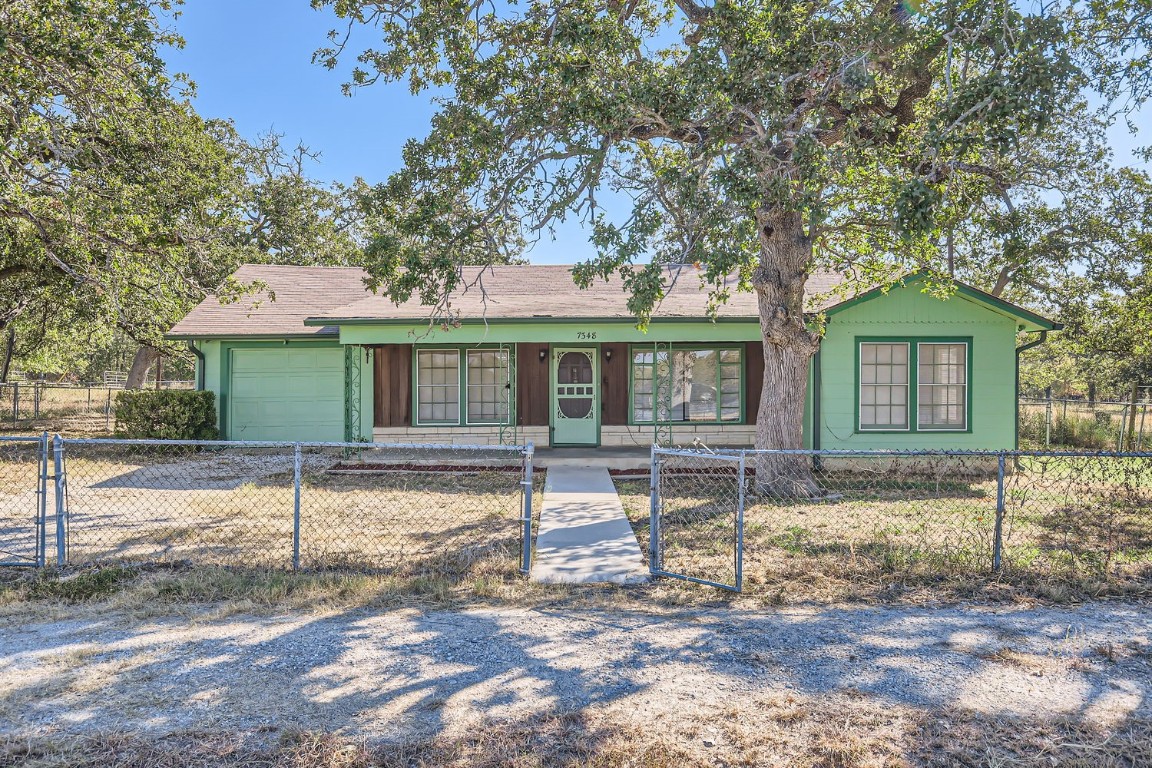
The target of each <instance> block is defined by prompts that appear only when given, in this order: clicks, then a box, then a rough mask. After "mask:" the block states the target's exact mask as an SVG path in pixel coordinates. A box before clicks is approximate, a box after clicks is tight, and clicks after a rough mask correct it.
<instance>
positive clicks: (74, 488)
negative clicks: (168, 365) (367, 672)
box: [0, 436, 534, 576]
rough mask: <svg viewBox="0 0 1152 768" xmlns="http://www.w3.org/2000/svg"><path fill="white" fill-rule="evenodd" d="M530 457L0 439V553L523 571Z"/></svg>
mask: <svg viewBox="0 0 1152 768" xmlns="http://www.w3.org/2000/svg"><path fill="white" fill-rule="evenodd" d="M10 455H11V457H12V458H9V456H10ZM44 457H47V458H46V459H45V458H44ZM532 459H533V448H532V446H531V445H527V446H522V447H521V446H497V447H472V446H453V445H373V444H362V443H252V442H243V443H241V442H226V441H165V440H113V439H98V438H97V439H91V438H90V439H78V438H67V439H66V438H61V437H59V436H57V437H56V438H54V439H53V440H52V441H51V444H49V443H48V440H47V436H44V437H43V438H27V439H13V440H10V441H8V442H3V441H0V472H2V473H3V474H0V486H2V489H0V546H3V547H5V548H6V549H8V548H10V549H11V550H12V552H13V553H15V554H14V555H13V557H15V558H17V561H18V562H19V563H20V564H25V565H37V564H39V565H43V564H45V563H52V564H58V565H82V564H94V563H113V562H116V563H187V564H193V565H214V566H231V567H245V568H250V567H259V568H280V569H289V568H292V569H296V568H307V569H331V568H341V569H357V570H371V571H377V572H389V573H394V574H398V575H418V574H424V573H435V574H437V575H444V576H458V575H463V574H465V573H469V572H472V571H476V570H481V571H482V570H483V569H484V568H485V567H488V566H489V565H491V567H493V568H496V569H504V570H506V569H507V568H508V567H512V568H517V567H518V568H520V569H521V570H523V571H525V572H526V571H527V570H528V568H529V566H530V553H531V540H532V524H533V518H532V514H531V510H532V503H533V481H534V478H533V472H532ZM49 485H51V488H49V487H48V486H49ZM49 490H50V491H51V496H52V501H51V502H50V503H48V502H47V500H48V497H49V493H48V491H49ZM37 504H38V505H39V506H37ZM29 524H31V525H29ZM37 526H38V528H37ZM30 527H31V529H33V535H31V536H29V535H27V534H28V530H27V529H29V528H30ZM36 530H38V531H39V532H40V533H39V534H38V537H37V535H36V534H35V531H36ZM9 541H10V543H9ZM2 557H3V555H0V559H2Z"/></svg>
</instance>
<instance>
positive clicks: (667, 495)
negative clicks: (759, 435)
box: [648, 445, 746, 592]
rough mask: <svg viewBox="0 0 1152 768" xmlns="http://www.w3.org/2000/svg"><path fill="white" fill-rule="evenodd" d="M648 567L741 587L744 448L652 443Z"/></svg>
mask: <svg viewBox="0 0 1152 768" xmlns="http://www.w3.org/2000/svg"><path fill="white" fill-rule="evenodd" d="M651 477H652V481H651V509H650V520H649V540H648V567H649V570H650V571H651V572H652V574H653V575H654V576H668V577H671V578H674V579H683V580H684V581H691V582H695V583H697V584H705V585H707V586H711V587H717V588H719V589H726V590H729V591H732V592H739V591H741V589H742V588H743V583H744V494H745V486H746V467H745V458H744V453H743V452H739V453H709V454H701V453H700V452H698V451H685V450H676V449H670V448H661V447H659V446H656V445H653V446H652V473H651Z"/></svg>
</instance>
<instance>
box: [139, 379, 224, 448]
mask: <svg viewBox="0 0 1152 768" xmlns="http://www.w3.org/2000/svg"><path fill="white" fill-rule="evenodd" d="M116 436H117V437H130V438H147V439H153V440H215V439H216V438H217V437H219V431H218V430H217V429H216V395H215V394H214V393H212V392H194V391H192V390H187V389H133V390H125V391H124V392H121V393H119V394H117V395H116Z"/></svg>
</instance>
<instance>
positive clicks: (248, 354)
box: [228, 348, 344, 440]
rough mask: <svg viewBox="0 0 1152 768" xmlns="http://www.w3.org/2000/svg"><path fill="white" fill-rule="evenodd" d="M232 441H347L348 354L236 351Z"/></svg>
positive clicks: (317, 350)
mask: <svg viewBox="0 0 1152 768" xmlns="http://www.w3.org/2000/svg"><path fill="white" fill-rule="evenodd" d="M231 393H232V395H231V405H230V408H229V410H230V413H231V420H230V424H229V430H228V431H229V436H230V437H232V438H233V439H238V440H342V439H343V438H344V350H343V349H340V348H335V349H291V348H286V349H259V350H256V349H252V350H249V349H236V350H233V352H232V382H231Z"/></svg>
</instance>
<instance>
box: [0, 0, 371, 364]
mask: <svg viewBox="0 0 1152 768" xmlns="http://www.w3.org/2000/svg"><path fill="white" fill-rule="evenodd" d="M175 5H176V4H175V3H172V2H167V0H154V1H150V0H0V340H3V341H4V347H5V360H6V361H7V362H6V364H5V365H4V367H3V370H2V371H0V373H3V374H4V375H5V376H6V375H7V372H8V370H9V368H10V366H11V364H12V360H13V359H15V360H16V362H17V363H20V364H26V365H31V366H33V367H35V368H36V369H38V370H40V371H55V372H64V371H73V372H75V371H77V370H80V369H82V368H84V367H88V366H86V365H85V363H84V362H83V361H85V360H86V361H88V363H93V362H94V361H97V360H101V359H105V360H106V359H107V357H108V352H109V351H110V350H112V349H116V348H119V347H123V346H125V340H127V342H130V344H129V346H131V347H133V348H138V349H139V350H140V351H139V352H137V353H136V354H135V356H134V364H133V373H134V376H133V379H134V381H133V382H132V383H134V384H139V383H141V382H142V380H143V377H144V376H145V375H147V372H148V369H149V368H150V367H151V366H152V365H153V364H154V363H155V361H156V359H157V357H158V354H159V351H160V350H161V349H163V348H164V347H163V345H162V341H161V336H162V334H163V332H164V331H165V330H167V328H169V327H171V325H172V324H173V323H174V322H175V321H176V320H178V319H179V318H180V317H181V316H182V315H183V314H184V313H185V312H186V311H187V310H188V309H189V308H190V307H191V306H193V305H194V304H195V303H196V302H197V301H199V300H200V299H201V298H203V296H204V295H205V293H206V292H207V291H209V290H213V289H215V288H216V287H217V286H219V285H220V284H221V283H222V281H224V279H225V278H226V277H227V275H229V274H230V273H231V272H232V271H233V270H234V269H235V268H236V266H238V265H239V264H240V263H241V262H243V261H285V262H290V263H316V264H333V263H350V262H354V261H355V260H356V258H357V257H358V254H359V253H360V248H361V245H362V244H361V243H360V242H359V241H358V239H357V237H358V236H357V233H356V229H355V228H356V223H357V221H358V217H357V215H356V214H355V210H356V206H355V200H356V197H357V194H358V190H357V188H356V185H355V184H354V185H353V186H351V187H343V186H335V185H323V184H320V183H317V182H315V181H313V180H312V179H310V178H308V176H307V174H306V166H307V165H309V164H310V163H311V161H312V160H314V159H315V158H314V157H313V156H312V155H311V154H310V153H309V152H308V151H307V150H306V149H304V148H300V147H298V148H295V149H289V148H286V147H285V146H284V145H283V144H282V141H281V138H280V137H278V136H266V137H263V138H261V139H259V140H258V141H256V142H255V143H253V144H249V143H248V142H246V141H244V140H243V139H242V138H241V137H239V136H238V135H237V134H236V131H235V129H234V128H233V126H232V125H231V124H230V123H228V122H226V121H213V120H204V119H202V118H201V117H200V116H198V115H197V114H196V113H195V111H194V110H193V109H192V107H191V105H190V104H189V102H188V99H189V97H190V95H191V91H190V84H189V83H187V82H186V80H185V79H184V78H182V77H181V76H174V75H171V74H169V73H168V72H167V70H166V68H165V65H164V62H163V61H162V60H161V58H160V56H159V54H158V51H159V50H160V49H161V48H162V47H163V46H178V45H181V44H182V42H181V40H180V39H179V38H178V37H177V36H176V35H175V34H174V33H173V32H171V31H170V30H168V29H166V28H165V27H164V26H163V23H162V21H163V19H164V18H165V17H167V16H170V15H171V13H172V11H173V8H174V6H175ZM244 288H245V287H244V286H235V285H231V286H226V290H229V291H237V290H244ZM168 351H172V350H168ZM87 372H88V373H89V374H91V373H92V372H93V371H91V370H89V371H87Z"/></svg>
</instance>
